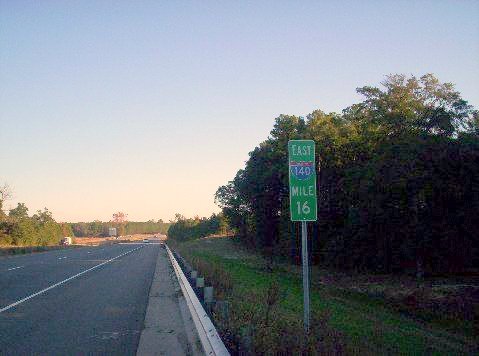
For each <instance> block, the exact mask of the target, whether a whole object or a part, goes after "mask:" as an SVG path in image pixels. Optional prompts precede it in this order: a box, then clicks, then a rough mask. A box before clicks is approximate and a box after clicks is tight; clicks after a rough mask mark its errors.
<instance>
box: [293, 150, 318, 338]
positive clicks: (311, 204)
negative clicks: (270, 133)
mask: <svg viewBox="0 0 479 356" xmlns="http://www.w3.org/2000/svg"><path fill="white" fill-rule="evenodd" d="M314 148H315V144H314V141H313V140H291V141H289V142H288V157H289V203H290V204H289V205H290V215H291V221H301V246H302V248H301V254H302V258H303V302H304V330H305V332H306V333H309V319H310V300H309V254H308V226H307V221H316V220H317V198H316V170H315V149H314Z"/></svg>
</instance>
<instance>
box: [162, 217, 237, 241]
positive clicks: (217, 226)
mask: <svg viewBox="0 0 479 356" xmlns="http://www.w3.org/2000/svg"><path fill="white" fill-rule="evenodd" d="M229 232H230V229H229V226H228V222H227V220H226V218H225V216H224V215H223V214H221V213H220V214H212V215H211V216H210V217H209V218H206V217H202V218H200V217H199V216H195V217H194V218H193V219H191V218H185V217H184V216H183V215H181V214H176V215H175V219H174V221H173V224H172V225H171V226H170V227H169V229H168V237H169V238H172V239H175V240H177V241H186V240H192V239H197V238H200V237H204V236H208V235H214V234H223V235H224V234H227V233H229Z"/></svg>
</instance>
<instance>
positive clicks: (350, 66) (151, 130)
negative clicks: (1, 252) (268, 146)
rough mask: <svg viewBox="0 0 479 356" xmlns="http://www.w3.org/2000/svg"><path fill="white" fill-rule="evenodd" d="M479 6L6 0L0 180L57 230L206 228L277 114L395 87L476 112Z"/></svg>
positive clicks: (2, 7)
mask: <svg viewBox="0 0 479 356" xmlns="http://www.w3.org/2000/svg"><path fill="white" fill-rule="evenodd" d="M478 18H479V2H478V1H361V2H358V1H320V2H319V1H302V2H296V1H262V2H230V1H224V2H212V1H184V2H176V1H173V2H166V1H165V2H162V1H21V0H11V1H6V0H0V184H2V183H5V182H6V183H8V184H9V185H10V186H11V187H12V188H13V190H14V199H13V200H11V201H9V202H7V203H6V206H7V207H9V206H12V207H14V206H15V205H16V203H17V202H24V203H26V205H27V206H28V208H29V209H30V213H34V212H35V211H36V210H38V209H42V208H44V207H47V208H48V209H49V210H51V211H52V213H53V216H54V218H55V219H56V220H57V221H71V222H75V221H91V220H94V219H99V220H103V221H108V220H110V219H111V215H112V214H113V213H114V212H115V211H119V210H121V211H124V212H125V213H127V214H129V219H130V220H133V221H144V220H149V219H155V220H157V219H160V218H161V219H163V220H165V221H167V220H169V219H172V218H173V217H174V214H175V213H181V214H183V215H185V216H188V217H192V216H194V215H200V216H209V215H211V213H213V212H218V211H219V209H218V207H216V206H215V204H214V193H215V191H216V189H217V188H218V187H219V186H220V185H223V184H226V183H227V182H228V181H229V180H231V179H232V178H233V177H234V176H235V174H236V172H237V170H239V169H241V168H243V167H244V162H245V161H246V160H247V158H248V152H250V151H252V150H253V149H254V147H255V146H257V145H258V144H259V143H260V142H261V141H263V140H265V139H266V138H267V137H268V134H269V131H270V130H271V129H272V127H273V123H274V118H275V117H277V116H279V115H280V114H293V115H306V114H308V113H310V112H312V111H313V110H315V109H321V110H323V111H326V112H331V111H336V112H340V111H341V110H342V109H344V108H346V107H347V106H349V105H351V104H353V103H355V102H358V101H360V100H361V97H360V96H358V95H357V94H356V92H355V89H356V88H357V87H360V86H364V85H375V86H378V85H379V84H380V82H381V81H382V80H383V79H384V77H385V75H388V74H393V73H404V74H407V75H411V74H412V75H416V76H421V75H423V74H426V73H433V74H435V75H436V76H437V77H438V78H439V80H440V81H442V82H452V83H454V84H455V85H456V89H457V90H459V91H460V92H461V93H462V96H463V98H464V99H466V100H468V101H469V103H470V104H472V105H474V107H476V108H478V107H479V90H478V87H479V61H478V58H479V23H478V21H477V19H478Z"/></svg>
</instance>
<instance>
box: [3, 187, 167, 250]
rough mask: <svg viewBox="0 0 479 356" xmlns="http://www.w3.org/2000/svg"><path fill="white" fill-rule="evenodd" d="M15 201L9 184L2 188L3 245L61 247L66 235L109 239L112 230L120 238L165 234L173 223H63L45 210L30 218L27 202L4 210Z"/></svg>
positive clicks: (152, 221)
mask: <svg viewBox="0 0 479 356" xmlns="http://www.w3.org/2000/svg"><path fill="white" fill-rule="evenodd" d="M9 198H11V191H10V188H9V187H8V186H7V185H3V186H1V187H0V246H46V245H57V244H59V243H60V240H61V239H62V238H63V237H65V236H71V237H85V236H97V237H106V236H108V229H109V228H110V227H116V228H117V234H118V235H132V234H155V233H161V234H165V235H166V233H167V231H168V228H169V226H170V225H171V223H169V222H168V223H165V222H163V220H161V219H160V220H158V221H154V220H149V221H145V222H143V221H126V220H122V221H110V222H102V221H99V220H95V221H92V222H79V223H63V222H56V221H55V219H54V218H53V216H52V213H51V212H50V211H49V210H48V209H47V208H45V209H44V210H38V211H37V212H36V213H35V214H33V215H31V216H30V215H29V212H28V208H27V206H26V205H25V204H24V203H18V205H17V207H16V208H14V209H11V210H9V211H8V213H6V212H5V211H4V210H3V209H2V208H3V204H4V202H5V200H8V199H9Z"/></svg>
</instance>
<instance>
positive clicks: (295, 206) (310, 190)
mask: <svg viewBox="0 0 479 356" xmlns="http://www.w3.org/2000/svg"><path fill="white" fill-rule="evenodd" d="M288 157H289V205H290V213H291V221H316V220H317V219H318V218H317V216H318V214H317V213H318V212H317V198H316V169H315V166H316V165H315V160H314V141H313V140H290V141H289V142H288Z"/></svg>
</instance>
